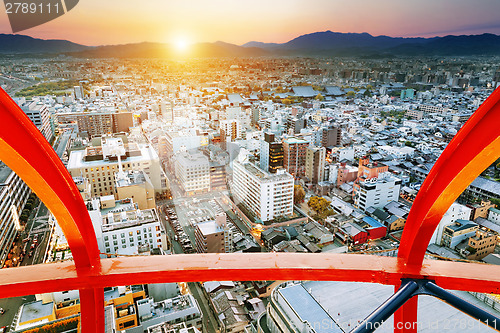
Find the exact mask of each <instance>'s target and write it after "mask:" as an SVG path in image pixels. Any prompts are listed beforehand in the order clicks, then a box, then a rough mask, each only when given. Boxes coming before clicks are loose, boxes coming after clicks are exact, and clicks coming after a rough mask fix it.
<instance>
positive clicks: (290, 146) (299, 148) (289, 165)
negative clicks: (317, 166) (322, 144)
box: [283, 138, 309, 177]
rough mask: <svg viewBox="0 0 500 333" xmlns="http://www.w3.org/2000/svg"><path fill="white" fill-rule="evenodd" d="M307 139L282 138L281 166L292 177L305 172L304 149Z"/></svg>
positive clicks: (305, 148)
mask: <svg viewBox="0 0 500 333" xmlns="http://www.w3.org/2000/svg"><path fill="white" fill-rule="evenodd" d="M308 146H309V141H306V140H302V139H297V138H288V139H285V140H283V166H284V167H285V169H286V171H287V172H288V173H290V174H291V175H293V176H294V177H301V176H303V175H304V174H305V164H306V150H307V147H308Z"/></svg>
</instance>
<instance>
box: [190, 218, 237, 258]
mask: <svg viewBox="0 0 500 333" xmlns="http://www.w3.org/2000/svg"><path fill="white" fill-rule="evenodd" d="M194 235H195V238H196V250H197V251H198V253H230V252H232V240H231V238H232V237H231V231H230V230H229V228H228V226H227V225H226V214H221V215H218V216H217V217H216V218H215V221H207V222H202V223H198V224H196V228H195V229H194Z"/></svg>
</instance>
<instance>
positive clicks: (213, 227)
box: [196, 221, 224, 235]
mask: <svg viewBox="0 0 500 333" xmlns="http://www.w3.org/2000/svg"><path fill="white" fill-rule="evenodd" d="M196 226H197V227H198V228H199V229H200V231H201V233H202V234H203V235H211V234H215V233H219V232H223V231H224V229H223V228H222V227H221V226H219V225H218V224H217V223H215V221H207V222H201V223H198V224H197V225H196Z"/></svg>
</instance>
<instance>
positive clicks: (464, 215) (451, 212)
mask: <svg viewBox="0 0 500 333" xmlns="http://www.w3.org/2000/svg"><path fill="white" fill-rule="evenodd" d="M470 214H471V209H470V208H469V207H467V206H464V205H461V204H459V203H458V202H454V203H453V204H452V205H451V207H450V208H449V209H448V210H447V211H446V213H445V214H444V215H443V217H442V218H441V221H440V222H439V224H438V226H437V227H436V230H434V233H433V234H432V237H431V241H430V244H437V245H441V239H442V238H443V230H444V227H446V226H447V225H450V224H452V223H454V222H455V221H456V220H469V218H470Z"/></svg>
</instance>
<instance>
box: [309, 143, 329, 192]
mask: <svg viewBox="0 0 500 333" xmlns="http://www.w3.org/2000/svg"><path fill="white" fill-rule="evenodd" d="M325 156H326V148H325V147H314V146H311V147H307V150H306V177H307V178H308V179H309V181H311V182H312V183H313V184H317V183H318V182H321V181H323V177H324V176H323V174H324V172H325Z"/></svg>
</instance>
